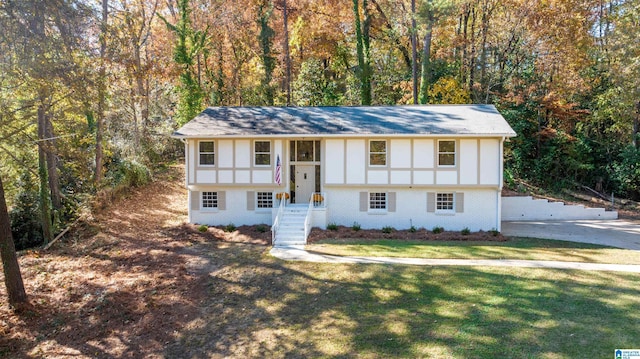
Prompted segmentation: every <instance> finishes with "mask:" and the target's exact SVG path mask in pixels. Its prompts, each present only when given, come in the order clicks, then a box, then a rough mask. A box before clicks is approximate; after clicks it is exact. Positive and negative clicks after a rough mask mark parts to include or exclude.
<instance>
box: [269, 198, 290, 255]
mask: <svg viewBox="0 0 640 359" xmlns="http://www.w3.org/2000/svg"><path fill="white" fill-rule="evenodd" d="M286 202H287V200H286V199H285V198H282V199H280V205H279V206H278V212H277V213H276V218H275V219H274V220H273V225H272V226H271V245H272V246H274V245H275V244H276V233H278V230H280V218H281V217H282V214H283V213H284V207H285V205H286V204H285V203H286Z"/></svg>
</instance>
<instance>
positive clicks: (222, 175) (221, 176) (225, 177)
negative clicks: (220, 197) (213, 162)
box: [218, 170, 233, 183]
mask: <svg viewBox="0 0 640 359" xmlns="http://www.w3.org/2000/svg"><path fill="white" fill-rule="evenodd" d="M218 182H219V183H233V171H231V170H220V171H218Z"/></svg>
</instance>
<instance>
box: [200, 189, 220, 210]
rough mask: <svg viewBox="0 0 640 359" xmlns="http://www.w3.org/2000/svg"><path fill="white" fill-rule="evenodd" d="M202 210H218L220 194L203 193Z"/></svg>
mask: <svg viewBox="0 0 640 359" xmlns="http://www.w3.org/2000/svg"><path fill="white" fill-rule="evenodd" d="M202 208H218V192H202Z"/></svg>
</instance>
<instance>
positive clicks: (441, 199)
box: [436, 193, 456, 212]
mask: <svg viewBox="0 0 640 359" xmlns="http://www.w3.org/2000/svg"><path fill="white" fill-rule="evenodd" d="M455 199H456V197H455V194H453V193H438V194H436V211H443V212H451V211H453V210H454V209H455V208H456V206H455Z"/></svg>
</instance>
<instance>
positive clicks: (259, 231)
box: [256, 224, 269, 233]
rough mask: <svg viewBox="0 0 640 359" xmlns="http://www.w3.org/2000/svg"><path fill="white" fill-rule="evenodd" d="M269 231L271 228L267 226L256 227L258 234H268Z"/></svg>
mask: <svg viewBox="0 0 640 359" xmlns="http://www.w3.org/2000/svg"><path fill="white" fill-rule="evenodd" d="M268 230H269V228H268V227H267V226H265V225H264V224H259V225H258V226H257V227H256V231H258V233H264V232H266V231H268Z"/></svg>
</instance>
